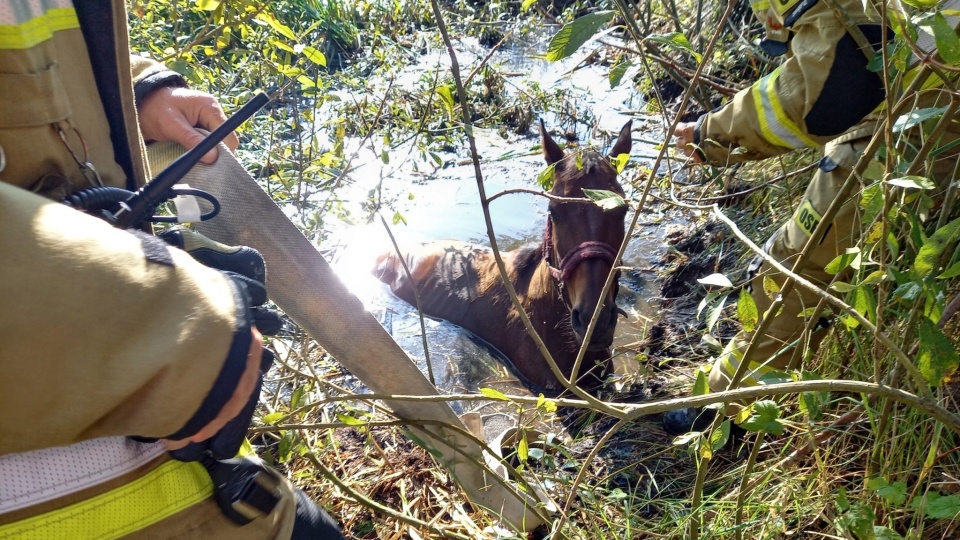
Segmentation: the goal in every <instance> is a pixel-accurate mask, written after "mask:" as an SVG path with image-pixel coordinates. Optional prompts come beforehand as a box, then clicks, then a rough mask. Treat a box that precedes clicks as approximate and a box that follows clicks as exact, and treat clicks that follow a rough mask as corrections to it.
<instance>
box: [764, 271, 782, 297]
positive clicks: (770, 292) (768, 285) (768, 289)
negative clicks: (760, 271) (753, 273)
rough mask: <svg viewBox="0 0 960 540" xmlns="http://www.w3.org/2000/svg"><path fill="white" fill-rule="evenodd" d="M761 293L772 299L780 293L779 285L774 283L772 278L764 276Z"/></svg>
mask: <svg viewBox="0 0 960 540" xmlns="http://www.w3.org/2000/svg"><path fill="white" fill-rule="evenodd" d="M763 292H764V294H766V295H767V298H773V297H774V296H776V295H777V294H779V293H780V284H778V283H777V282H776V281H774V280H773V278H772V277H770V276H768V275H766V274H764V276H763Z"/></svg>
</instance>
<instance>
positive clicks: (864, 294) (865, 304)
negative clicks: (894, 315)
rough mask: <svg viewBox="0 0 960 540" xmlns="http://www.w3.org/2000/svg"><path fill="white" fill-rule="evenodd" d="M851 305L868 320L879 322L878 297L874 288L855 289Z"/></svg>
mask: <svg viewBox="0 0 960 540" xmlns="http://www.w3.org/2000/svg"><path fill="white" fill-rule="evenodd" d="M850 305H851V306H852V307H853V309H855V310H857V313H859V314H861V315H863V317H864V318H865V319H867V320H868V321H870V322H872V323H876V322H877V297H876V296H875V295H874V293H873V289H870V288H868V287H857V288H856V289H854V290H853V298H852V299H851V301H850Z"/></svg>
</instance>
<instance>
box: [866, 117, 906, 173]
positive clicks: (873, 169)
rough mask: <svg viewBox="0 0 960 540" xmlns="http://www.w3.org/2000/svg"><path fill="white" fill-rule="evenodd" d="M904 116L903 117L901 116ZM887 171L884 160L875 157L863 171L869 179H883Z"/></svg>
mask: <svg viewBox="0 0 960 540" xmlns="http://www.w3.org/2000/svg"><path fill="white" fill-rule="evenodd" d="M901 118H902V117H901ZM886 173H887V168H886V167H885V166H884V164H883V162H881V161H879V160H876V159H873V160H870V162H869V163H867V169H866V170H865V171H863V177H864V178H866V179H867V180H883V177H884V176H885V175H886Z"/></svg>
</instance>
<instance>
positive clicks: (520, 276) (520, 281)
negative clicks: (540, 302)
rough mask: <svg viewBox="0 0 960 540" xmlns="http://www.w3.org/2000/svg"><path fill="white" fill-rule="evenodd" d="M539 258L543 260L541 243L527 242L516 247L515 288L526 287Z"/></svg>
mask: <svg viewBox="0 0 960 540" xmlns="http://www.w3.org/2000/svg"><path fill="white" fill-rule="evenodd" d="M541 260H543V245H542V244H536V245H533V244H529V245H526V246H523V247H521V248H519V249H517V256H516V257H515V258H514V263H515V265H516V270H517V281H516V283H515V285H514V286H515V287H516V288H517V289H519V290H526V289H527V287H528V286H529V285H530V280H531V279H533V274H534V272H536V270H537V266H539V265H540V261H541Z"/></svg>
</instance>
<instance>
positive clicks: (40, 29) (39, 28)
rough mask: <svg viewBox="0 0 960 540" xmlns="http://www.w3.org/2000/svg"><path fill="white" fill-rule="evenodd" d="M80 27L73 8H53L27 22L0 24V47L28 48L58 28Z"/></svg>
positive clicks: (46, 38)
mask: <svg viewBox="0 0 960 540" xmlns="http://www.w3.org/2000/svg"><path fill="white" fill-rule="evenodd" d="M73 28H80V21H78V20H77V12H76V11H74V10H73V8H53V9H51V10H49V11H47V12H46V13H44V14H43V15H40V16H38V17H34V18H33V19H30V20H29V21H27V22H24V23H21V24H15V25H2V26H0V49H29V48H30V47H33V46H35V45H37V44H39V43H42V42H44V41H46V40H48V39H50V38H52V37H53V33H54V32H57V31H59V30H70V29H73Z"/></svg>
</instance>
